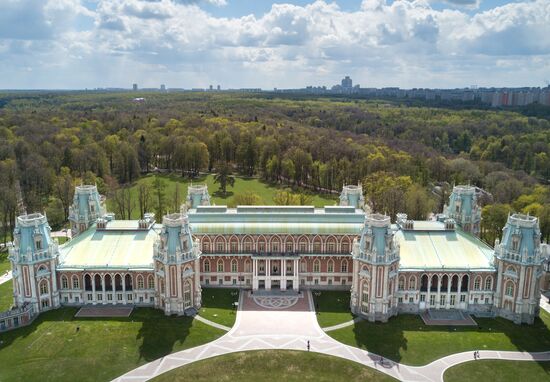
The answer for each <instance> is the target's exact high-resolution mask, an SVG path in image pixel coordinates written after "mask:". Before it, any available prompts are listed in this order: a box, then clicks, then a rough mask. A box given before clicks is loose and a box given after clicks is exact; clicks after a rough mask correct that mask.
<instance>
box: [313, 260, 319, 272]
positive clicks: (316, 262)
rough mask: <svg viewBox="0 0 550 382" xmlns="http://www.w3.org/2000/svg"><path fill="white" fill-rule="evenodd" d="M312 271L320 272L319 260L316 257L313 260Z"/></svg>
mask: <svg viewBox="0 0 550 382" xmlns="http://www.w3.org/2000/svg"><path fill="white" fill-rule="evenodd" d="M313 272H316V273H319V272H321V262H320V261H319V259H316V260H315V261H314V262H313Z"/></svg>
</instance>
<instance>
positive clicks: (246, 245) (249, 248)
mask: <svg viewBox="0 0 550 382" xmlns="http://www.w3.org/2000/svg"><path fill="white" fill-rule="evenodd" d="M244 250H245V251H246V252H252V242H251V241H250V238H247V239H246V240H245V242H244Z"/></svg>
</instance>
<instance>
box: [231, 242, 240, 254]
mask: <svg viewBox="0 0 550 382" xmlns="http://www.w3.org/2000/svg"><path fill="white" fill-rule="evenodd" d="M238 250H239V243H237V242H236V241H232V242H231V252H233V253H236V252H238Z"/></svg>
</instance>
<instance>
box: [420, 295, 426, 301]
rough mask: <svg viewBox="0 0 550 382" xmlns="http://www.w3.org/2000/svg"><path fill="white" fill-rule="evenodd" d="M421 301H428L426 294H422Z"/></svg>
mask: <svg viewBox="0 0 550 382" xmlns="http://www.w3.org/2000/svg"><path fill="white" fill-rule="evenodd" d="M420 302H426V295H425V294H421V295H420Z"/></svg>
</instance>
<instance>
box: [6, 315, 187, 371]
mask: <svg viewBox="0 0 550 382" xmlns="http://www.w3.org/2000/svg"><path fill="white" fill-rule="evenodd" d="M78 309H79V308H73V307H64V308H59V309H56V310H51V311H48V312H44V313H42V314H41V315H40V316H38V317H37V318H36V320H35V321H34V322H33V323H32V324H31V325H29V326H26V327H22V328H19V329H15V330H12V331H9V332H5V333H2V334H0V340H1V341H2V345H1V346H0V349H3V348H7V347H9V346H10V345H11V344H12V343H13V342H14V341H16V340H18V339H21V338H26V337H28V336H30V335H33V334H36V335H42V334H41V333H39V331H43V332H47V330H48V329H47V326H49V325H50V324H54V323H55V322H72V323H73V325H75V333H77V331H76V328H77V327H79V328H80V326H82V327H84V326H85V325H86V324H87V323H95V324H100V323H105V322H133V323H136V322H138V323H141V327H140V329H139V331H138V333H137V335H136V341H139V340H142V342H141V345H140V346H139V360H144V361H147V362H149V361H153V360H155V359H157V358H160V357H162V356H165V355H167V354H170V353H172V351H173V349H174V346H175V345H176V344H177V343H183V342H184V341H185V339H186V338H187V336H188V335H189V333H190V328H191V326H192V323H193V318H191V317H176V316H170V317H167V316H165V315H164V313H163V312H162V311H160V310H157V309H153V308H136V309H134V311H133V312H132V314H131V315H130V316H129V317H97V318H90V317H86V318H84V317H79V318H76V317H74V315H75V314H76V312H77V311H78ZM44 325H46V328H44ZM98 335H102V332H100V331H99V330H98ZM110 340H112V338H108V339H106V341H107V342H108V341H110Z"/></svg>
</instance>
